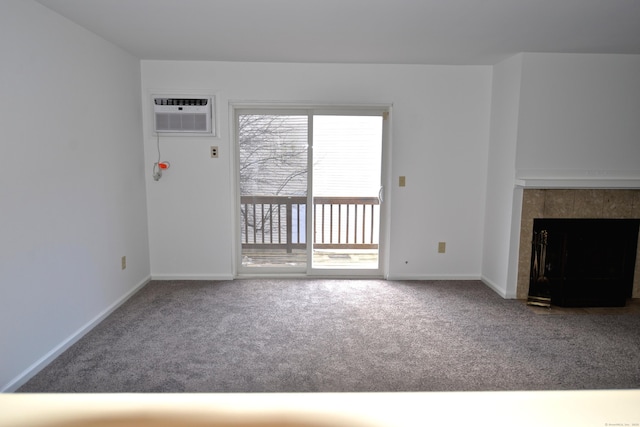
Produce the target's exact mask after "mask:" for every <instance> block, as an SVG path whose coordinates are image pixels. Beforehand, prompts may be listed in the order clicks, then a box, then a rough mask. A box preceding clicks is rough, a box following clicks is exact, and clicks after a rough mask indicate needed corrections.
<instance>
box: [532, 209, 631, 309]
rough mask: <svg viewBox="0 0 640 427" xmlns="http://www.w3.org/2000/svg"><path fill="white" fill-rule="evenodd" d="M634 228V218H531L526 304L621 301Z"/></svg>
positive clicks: (626, 292)
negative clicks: (532, 221) (531, 229)
mask: <svg viewBox="0 0 640 427" xmlns="http://www.w3.org/2000/svg"><path fill="white" fill-rule="evenodd" d="M639 227H640V220H639V219H563V218H561V219H557V218H554V219H548V218H536V219H534V223H533V236H532V240H531V241H532V243H531V264H530V265H531V267H530V274H529V296H528V303H529V304H530V305H539V306H550V305H557V306H560V307H623V306H625V305H626V302H627V299H629V298H631V297H632V292H633V279H634V270H635V263H636V251H637V247H638V230H639Z"/></svg>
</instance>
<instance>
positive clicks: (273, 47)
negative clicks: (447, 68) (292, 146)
mask: <svg viewBox="0 0 640 427" xmlns="http://www.w3.org/2000/svg"><path fill="white" fill-rule="evenodd" d="M39 3H41V4H42V5H44V6H46V7H48V8H50V9H52V10H54V11H55V12H58V13H59V14H61V15H63V16H65V17H67V18H69V19H70V20H72V21H74V22H76V23H77V24H79V25H81V26H83V27H85V28H87V29H88V30H90V31H92V32H94V33H96V34H98V35H99V36H101V37H103V38H105V39H107V40H109V41H111V42H112V43H114V44H116V45H118V46H120V47H122V48H123V49H125V50H127V51H129V52H130V53H132V54H133V55H135V56H137V57H139V58H140V59H159V60H213V61H257V62H327V63H379V64H451V65H491V64H495V63H497V62H499V61H501V60H502V59H504V58H506V57H509V56H511V55H514V54H516V53H518V52H564V53H570V52H576V53H627V54H640V0H39Z"/></svg>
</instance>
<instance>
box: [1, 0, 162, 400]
mask: <svg viewBox="0 0 640 427" xmlns="http://www.w3.org/2000/svg"><path fill="white" fill-rule="evenodd" d="M0 52H1V53H2V56H1V60H2V63H1V64H2V65H1V66H0V94H2V99H1V102H0V129H1V131H2V136H1V137H0V148H1V151H0V153H1V155H0V201H1V202H0V203H1V209H0V236H1V237H0V293H1V294H0V348H2V350H1V351H0V390H13V389H15V388H17V386H19V385H20V384H21V383H22V382H24V381H25V380H26V379H28V377H29V376H30V375H31V374H33V373H34V372H35V371H36V370H37V369H38V368H39V367H41V366H42V365H43V364H44V363H46V362H47V361H49V360H50V358H51V357H52V356H55V355H56V354H57V353H58V352H59V351H60V350H62V349H63V348H64V347H65V345H67V344H69V343H70V342H72V341H73V340H74V339H76V338H77V337H78V336H79V334H81V333H82V331H84V330H85V327H87V326H90V325H91V324H92V322H93V321H95V320H96V319H99V318H100V316H101V315H102V314H104V313H105V312H106V311H107V310H108V309H109V308H110V307H113V305H114V304H117V302H118V301H120V300H121V298H123V297H125V296H126V295H127V294H128V293H130V292H131V291H133V290H134V289H136V288H137V287H138V286H139V285H141V284H143V283H144V282H145V280H146V279H147V278H148V276H149V271H150V268H149V255H148V239H147V220H146V216H147V212H146V203H145V182H144V177H143V168H144V162H143V148H142V144H141V139H142V132H141V111H140V96H139V93H140V65H139V61H138V60H137V59H136V58H134V57H132V56H130V55H129V54H127V53H125V52H124V51H122V50H120V49H119V48H116V47H115V46H113V45H111V44H108V43H106V42H105V41H104V40H102V39H100V38H98V37H96V36H95V35H93V34H92V33H89V32H87V31H86V30H84V29H82V28H80V27H79V26H77V25H75V24H72V23H70V22H69V21H67V20H66V19H64V18H62V17H60V16H59V15H57V14H54V13H53V12H51V11H50V10H48V9H46V8H44V7H43V6H41V5H40V4H38V3H35V2H32V1H26V0H4V1H2V2H0ZM122 255H126V256H127V261H128V265H127V269H126V270H124V271H122V270H121V269H120V257H121V256H122Z"/></svg>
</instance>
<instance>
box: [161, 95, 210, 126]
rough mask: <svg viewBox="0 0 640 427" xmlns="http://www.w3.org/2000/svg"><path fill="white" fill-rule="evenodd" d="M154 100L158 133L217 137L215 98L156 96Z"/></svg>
mask: <svg viewBox="0 0 640 427" xmlns="http://www.w3.org/2000/svg"><path fill="white" fill-rule="evenodd" d="M152 99H153V115H154V120H153V130H154V131H155V132H156V133H169V134H171V133H180V134H196V135H197V134H206V135H212V136H215V123H214V119H213V117H215V114H214V113H215V106H214V102H215V98H214V97H212V96H161V95H154V96H153V97H152Z"/></svg>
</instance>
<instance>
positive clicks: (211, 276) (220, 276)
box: [151, 274, 233, 280]
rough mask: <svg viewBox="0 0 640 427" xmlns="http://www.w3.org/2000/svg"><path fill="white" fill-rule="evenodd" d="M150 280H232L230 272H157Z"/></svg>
mask: <svg viewBox="0 0 640 427" xmlns="http://www.w3.org/2000/svg"><path fill="white" fill-rule="evenodd" d="M151 280H233V275H232V274H158V275H155V274H153V275H151Z"/></svg>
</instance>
